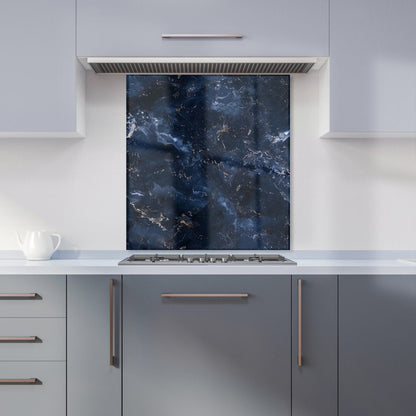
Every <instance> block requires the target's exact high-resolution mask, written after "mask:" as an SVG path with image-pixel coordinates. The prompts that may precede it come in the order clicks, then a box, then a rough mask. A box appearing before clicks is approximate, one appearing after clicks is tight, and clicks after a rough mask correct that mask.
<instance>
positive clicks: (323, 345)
mask: <svg viewBox="0 0 416 416" xmlns="http://www.w3.org/2000/svg"><path fill="white" fill-rule="evenodd" d="M337 285H338V279H337V276H297V277H293V279H292V317H293V320H292V347H293V350H292V416H315V415H316V416H337V411H338V402H337V394H338V392H337V381H338V379H337V366H338V339H337V337H338V331H337V328H338V305H337V302H338V294H337V290H338V288H337ZM299 312H300V317H301V320H299V319H298V318H299ZM299 341H300V345H299ZM299 364H301V365H299Z"/></svg>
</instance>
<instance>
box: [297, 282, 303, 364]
mask: <svg viewBox="0 0 416 416" xmlns="http://www.w3.org/2000/svg"><path fill="white" fill-rule="evenodd" d="M298 367H302V279H298Z"/></svg>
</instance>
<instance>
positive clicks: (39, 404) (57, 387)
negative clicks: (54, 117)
mask: <svg viewBox="0 0 416 416" xmlns="http://www.w3.org/2000/svg"><path fill="white" fill-rule="evenodd" d="M32 379H37V380H36V382H35V384H30V383H31V382H32V381H31V380H32ZM4 380H23V381H25V382H24V383H22V384H4ZM65 396H66V394H65V363H56V362H55V363H50V362H42V363H33V362H25V363H18V362H17V363H16V362H14V363H5V362H3V363H0V403H1V414H2V415H5V416H6V415H7V416H23V415H30V416H65V412H66V409H65V407H66V404H65Z"/></svg>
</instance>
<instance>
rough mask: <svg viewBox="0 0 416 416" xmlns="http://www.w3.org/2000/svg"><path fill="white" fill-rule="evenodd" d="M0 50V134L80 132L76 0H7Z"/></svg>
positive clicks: (2, 15)
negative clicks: (76, 51)
mask: <svg viewBox="0 0 416 416" xmlns="http://www.w3.org/2000/svg"><path fill="white" fill-rule="evenodd" d="M0 52H1V53H0V56H1V58H0V59H1V77H0V91H1V94H0V137H6V138H7V137H10V138H14V137H53V138H55V137H56V138H58V137H80V135H81V133H82V126H81V123H80V121H81V120H80V119H81V117H77V101H81V99H82V93H81V90H82V85H81V83H80V84H78V85H77V81H80V79H78V78H82V73H83V70H82V69H80V68H78V67H77V64H78V62H77V59H76V54H75V0H36V1H33V0H14V1H8V2H6V1H3V2H2V6H1V13H0ZM78 65H79V64H78ZM77 88H78V89H77ZM78 111H79V112H81V111H82V108H81V106H79V107H78Z"/></svg>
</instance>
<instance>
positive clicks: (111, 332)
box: [110, 279, 115, 366]
mask: <svg viewBox="0 0 416 416" xmlns="http://www.w3.org/2000/svg"><path fill="white" fill-rule="evenodd" d="M114 364H115V357H114V279H110V365H111V366H114Z"/></svg>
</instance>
